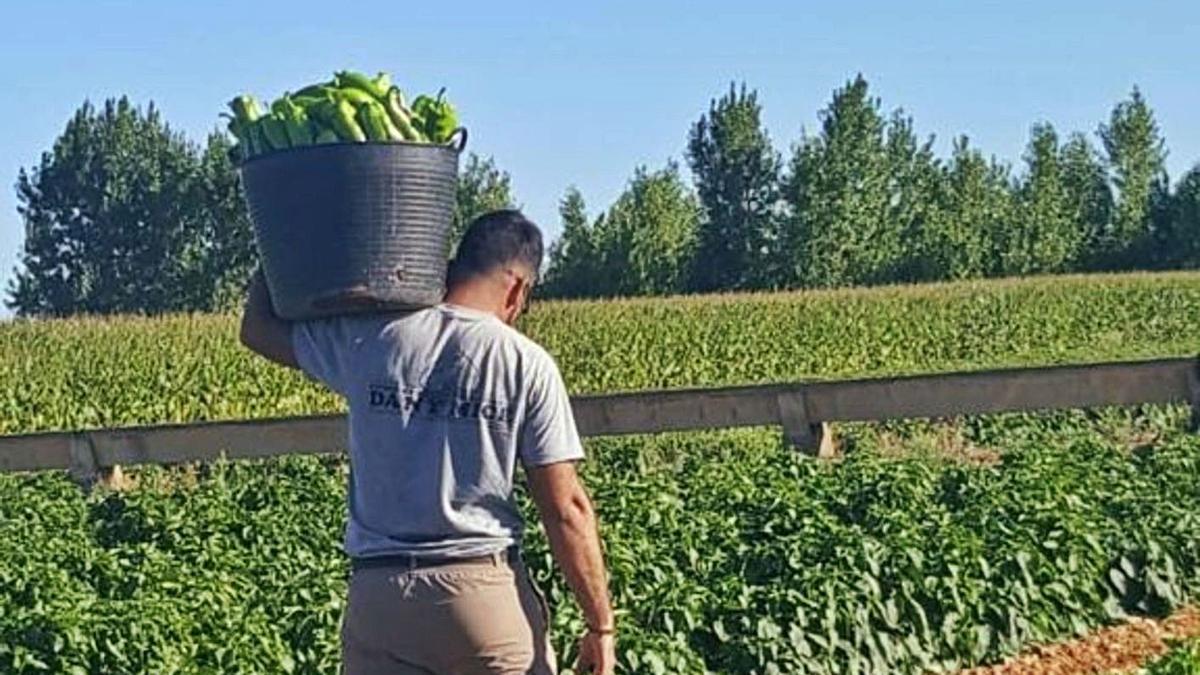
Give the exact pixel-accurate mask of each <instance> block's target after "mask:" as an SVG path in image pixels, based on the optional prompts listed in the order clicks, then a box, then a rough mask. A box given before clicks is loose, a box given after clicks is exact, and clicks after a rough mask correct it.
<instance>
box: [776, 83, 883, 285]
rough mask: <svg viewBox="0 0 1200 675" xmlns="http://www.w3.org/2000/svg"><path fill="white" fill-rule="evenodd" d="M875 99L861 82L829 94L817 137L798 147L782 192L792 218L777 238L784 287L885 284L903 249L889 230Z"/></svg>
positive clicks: (880, 120) (805, 139)
mask: <svg viewBox="0 0 1200 675" xmlns="http://www.w3.org/2000/svg"><path fill="white" fill-rule="evenodd" d="M879 111H880V103H879V100H878V99H874V98H871V97H870V94H869V91H868V85H867V81H866V80H865V79H863V77H862V76H861V75H859V76H858V77H857V78H855V79H854V81H853V82H849V83H847V84H846V86H845V87H843V88H841V89H838V90H837V91H835V92H834V94H833V100H832V102H830V104H829V106H828V107H827V108H825V110H823V111H822V112H821V115H820V118H821V132H820V133H819V134H818V135H816V136H807V135H806V136H805V137H803V138H802V139H801V141H800V143H799V144H798V145H797V147H796V149H795V152H794V155H793V157H792V161H791V167H790V170H789V174H788V177H787V181H786V186H785V197H786V200H787V202H788V205H789V207H790V212H791V213H790V216H789V217H788V218H787V220H786V221H785V222H784V226H783V227H782V229H781V232H780V242H779V243H780V245H779V247H778V248H777V252H778V254H779V255H780V256H781V260H780V261H779V267H780V268H781V269H782V270H784V281H785V283H786V285H793V286H794V285H804V286H844V285H852V284H870V283H880V282H884V281H887V280H888V279H889V277H890V275H891V274H892V272H893V270H894V268H895V265H896V260H897V259H898V258H899V255H900V250H901V241H900V233H898V232H895V231H892V230H891V229H890V228H889V221H888V209H889V202H890V199H891V195H890V193H889V181H890V173H889V160H888V151H887V147H886V146H885V143H884V131H885V123H884V119H883V117H882V116H881V115H880V112H879Z"/></svg>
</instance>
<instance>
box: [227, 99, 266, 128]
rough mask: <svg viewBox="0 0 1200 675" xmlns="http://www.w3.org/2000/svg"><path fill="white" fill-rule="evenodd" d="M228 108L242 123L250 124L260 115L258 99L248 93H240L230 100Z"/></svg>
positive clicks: (260, 109)
mask: <svg viewBox="0 0 1200 675" xmlns="http://www.w3.org/2000/svg"><path fill="white" fill-rule="evenodd" d="M229 109H230V110H232V111H233V115H234V117H237V118H238V119H239V120H241V121H242V124H250V123H251V122H254V121H256V120H258V118H260V117H262V108H260V107H259V105H258V99H256V98H254V97H253V96H250V95H248V94H242V95H241V96H238V97H237V98H235V99H233V100H232V101H230V102H229Z"/></svg>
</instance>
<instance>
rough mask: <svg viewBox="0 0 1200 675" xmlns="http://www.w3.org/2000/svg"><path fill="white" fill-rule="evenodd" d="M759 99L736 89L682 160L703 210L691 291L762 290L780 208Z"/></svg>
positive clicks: (774, 156)
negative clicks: (686, 162) (773, 227)
mask: <svg viewBox="0 0 1200 675" xmlns="http://www.w3.org/2000/svg"><path fill="white" fill-rule="evenodd" d="M761 113H762V108H761V107H760V106H759V103H758V94H757V93H756V92H754V91H747V89H746V85H745V84H742V86H741V88H740V89H738V88H737V87H735V86H734V85H733V84H730V86H729V93H727V94H726V95H725V96H723V97H721V98H720V99H718V100H714V101H712V102H711V103H710V105H709V110H708V113H706V114H704V115H702V116H701V117H700V119H699V120H698V121H697V122H696V123H695V124H694V125H692V129H691V134H690V136H689V139H688V150H687V155H688V162H689V165H690V167H691V169H692V173H693V175H694V176H695V182H696V190H697V193H698V194H699V198H700V203H701V205H702V206H703V213H704V218H703V220H702V221H701V225H700V231H699V237H698V243H697V248H698V255H697V256H696V260H697V261H702V262H701V264H700V265H699V266H698V267H696V268H695V269H694V270H692V274H691V280H690V283H689V286H690V287H691V288H692V289H693V290H698V291H711V290H723V289H735V288H751V287H759V286H764V285H768V284H769V283H770V282H771V281H772V280H771V279H767V278H764V276H765V275H764V274H763V273H762V272H763V270H764V266H763V264H762V262H763V260H764V258H765V255H764V249H765V248H766V247H767V246H768V245H769V242H770V240H771V238H772V233H771V229H772V220H773V214H774V212H775V208H776V204H777V202H778V182H779V165H780V159H779V154H778V153H777V152H775V150H774V149H773V148H772V147H771V141H770V138H768V136H767V132H766V131H765V130H764V129H763V126H762V121H761V119H760V117H761Z"/></svg>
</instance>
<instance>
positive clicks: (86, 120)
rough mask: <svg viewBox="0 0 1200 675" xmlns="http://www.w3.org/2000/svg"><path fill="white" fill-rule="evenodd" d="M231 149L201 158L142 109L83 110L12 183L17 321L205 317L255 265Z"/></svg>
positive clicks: (212, 147)
mask: <svg viewBox="0 0 1200 675" xmlns="http://www.w3.org/2000/svg"><path fill="white" fill-rule="evenodd" d="M227 151H228V144H227V143H226V142H225V141H224V140H223V139H221V138H219V137H215V136H214V137H212V138H210V139H209V142H208V144H207V145H206V147H205V148H204V149H203V150H201V149H200V148H198V147H196V146H195V145H194V144H192V143H189V142H188V141H187V140H186V139H185V138H184V137H183V136H182V135H181V134H179V133H177V132H175V131H173V130H172V129H171V128H170V127H169V126H168V125H167V124H166V123H165V122H164V121H163V120H162V118H161V116H160V114H159V112H158V110H157V109H156V108H155V107H154V105H153V104H150V105H149V106H148V107H147V108H146V109H145V110H141V109H139V108H137V107H136V106H134V105H133V104H132V103H130V101H129V100H128V99H126V98H120V99H110V100H108V101H106V102H105V103H104V105H103V106H102V108H100V109H96V108H94V107H93V106H92V105H91V104H90V103H84V104H83V106H81V107H80V108H79V109H78V110H77V111H76V113H75V114H74V116H73V117H72V118H71V120H70V121H69V122H68V123H67V125H66V128H65V129H64V131H63V133H62V135H61V136H60V137H59V138H58V139H57V140H56V141H55V143H54V146H53V148H52V150H50V151H49V152H46V153H44V154H43V155H42V158H41V161H40V163H39V164H38V166H37V167H34V168H32V169H29V170H24V169H23V170H22V171H21V172H20V175H19V176H18V179H17V198H18V202H19V204H20V206H19V212H20V214H21V216H22V218H23V219H24V221H25V235H26V236H25V243H24V247H23V250H22V255H21V263H22V269H19V270H18V272H17V275H16V278H15V280H14V281H13V282H12V284H11V285H10V288H9V299H8V302H7V304H8V305H9V307H10V308H12V309H14V310H16V311H17V313H18V314H22V315H63V314H71V313H113V312H149V313H155V312H166V311H182V310H210V309H214V308H216V307H218V306H220V305H221V304H222V303H223V302H225V300H226V299H227V297H228V296H229V294H230V289H233V288H240V286H241V284H242V283H244V281H245V278H246V275H247V274H248V272H249V269H250V268H251V266H252V265H253V260H254V249H253V246H252V235H251V230H250V225H249V221H248V219H247V217H246V216H245V213H246V208H245V206H244V204H243V202H242V198H241V194H240V191H239V190H238V189H237V177H236V175H235V173H234V172H233V169H232V166H231V165H230V162H229V159H228V156H227Z"/></svg>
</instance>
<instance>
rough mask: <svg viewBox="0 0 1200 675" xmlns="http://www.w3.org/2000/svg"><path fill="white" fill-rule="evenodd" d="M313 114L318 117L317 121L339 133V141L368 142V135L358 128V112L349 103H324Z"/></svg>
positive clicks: (315, 108) (312, 110)
mask: <svg viewBox="0 0 1200 675" xmlns="http://www.w3.org/2000/svg"><path fill="white" fill-rule="evenodd" d="M311 112H312V113H313V114H314V115H316V116H317V119H319V120H321V121H322V122H324V123H325V124H326V125H328V126H329V128H331V129H333V131H334V132H335V133H337V135H338V139H339V140H342V141H347V142H350V141H353V142H358V143H365V142H366V140H367V135H366V133H364V132H363V130H362V127H360V126H358V121H357V120H355V119H354V115H355V113H356V112H357V111H356V110H355V109H354V105H353V104H351V103H350V102H349V101H347V100H345V99H341V100H339V101H337V102H336V103H335V102H333V101H323V102H321V103H319V104H317V105H316V106H314V107H313V108H312V109H311Z"/></svg>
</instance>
